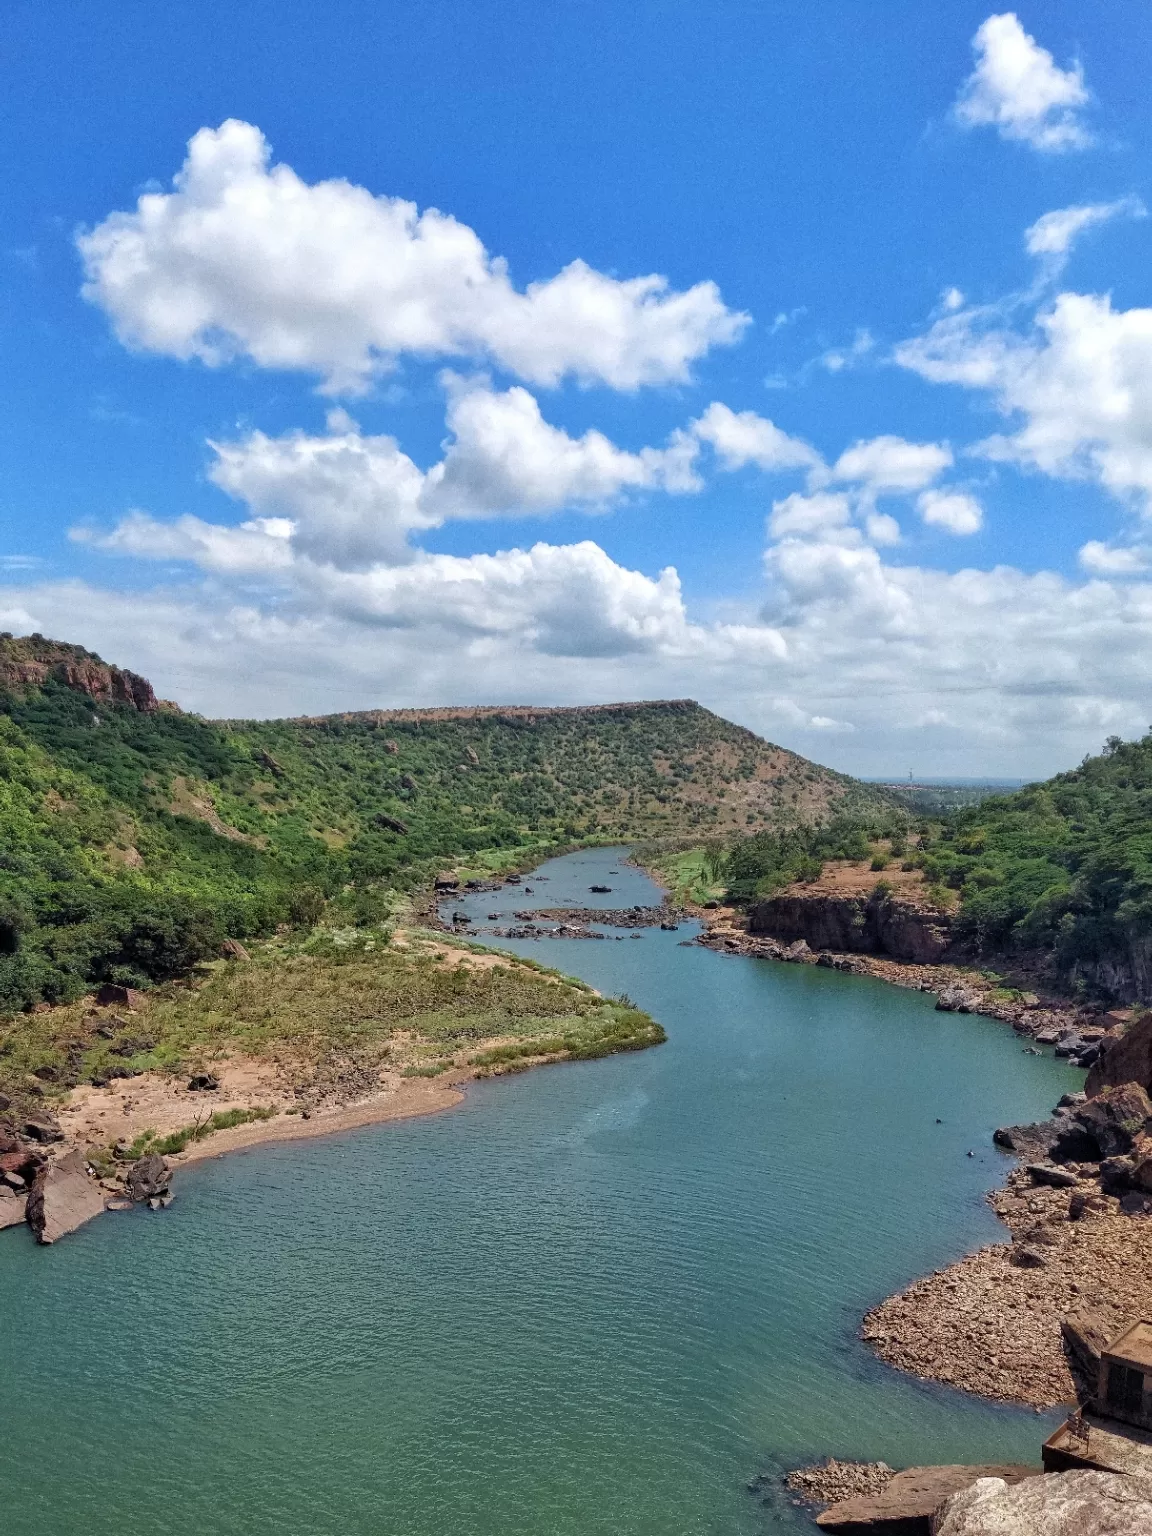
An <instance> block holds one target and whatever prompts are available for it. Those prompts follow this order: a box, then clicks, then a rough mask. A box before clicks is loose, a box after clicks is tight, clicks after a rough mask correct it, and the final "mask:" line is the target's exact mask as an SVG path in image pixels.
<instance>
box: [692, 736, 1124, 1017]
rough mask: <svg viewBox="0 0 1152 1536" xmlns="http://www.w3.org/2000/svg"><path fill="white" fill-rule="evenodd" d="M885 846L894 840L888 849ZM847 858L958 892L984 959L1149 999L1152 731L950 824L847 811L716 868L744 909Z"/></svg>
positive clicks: (730, 851) (963, 928)
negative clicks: (1015, 960)
mask: <svg viewBox="0 0 1152 1536" xmlns="http://www.w3.org/2000/svg"><path fill="white" fill-rule="evenodd" d="M880 838H885V839H888V840H889V841H887V842H885V844H884V845H883V851H882V852H881V851H880V850H879V849H878V847H877V840H878V839H880ZM893 839H894V840H893ZM837 858H846V859H864V858H871V859H873V860H874V865H873V867H883V864H884V861H885V859H887V858H899V859H900V860H901V862H902V863H904V864H905V866H906V867H915V868H918V869H920V870H922V872H923V876H924V879H925V881H926V883H927V884H928V886H929V887H930V888H931V887H936V888H938V889H939V890H940V891H941V892H947V891H949V890H950V891H952V892H955V893H956V895H954V896H952V898H951V900H952V901H953V902H957V898H958V905H957V910H956V917H955V923H956V932H957V936H958V939H959V940H960V942H961V944H962V945H964V946H965V947H966V948H968V949H969V950H970V951H971V952H973V953H975V954H978V955H979V954H983V955H1010V954H1011V953H1012V952H1013V951H1017V952H1019V951H1026V952H1033V953H1035V952H1039V953H1041V954H1043V955H1044V956H1045V957H1046V958H1047V959H1048V960H1049V962H1050V964H1051V966H1052V969H1053V971H1054V972H1055V973H1056V974H1058V975H1060V976H1062V977H1063V978H1064V979H1065V981H1068V982H1072V983H1073V984H1077V985H1081V986H1085V985H1087V986H1091V987H1093V988H1095V989H1097V990H1100V991H1103V992H1108V991H1110V990H1115V991H1118V992H1120V993H1133V992H1134V993H1135V994H1136V995H1140V996H1143V995H1144V994H1145V993H1146V992H1147V991H1148V990H1149V982H1150V981H1152V733H1150V734H1149V735H1147V736H1145V737H1144V738H1143V739H1142V740H1140V741H1134V742H1124V741H1121V740H1120V738H1119V737H1113V738H1111V739H1110V740H1109V741H1108V743H1107V744H1106V746H1105V748H1104V751H1103V752H1102V753H1101V754H1100V755H1099V756H1097V757H1089V758H1086V759H1085V761H1084V762H1083V764H1082V765H1081V766H1080V767H1079V768H1076V769H1074V770H1072V771H1071V772H1068V773H1061V774H1057V776H1056V777H1055V778H1053V779H1049V780H1048V781H1047V782H1046V783H1041V784H1032V785H1029V786H1028V787H1027V788H1025V789H1022V790H1019V791H1017V792H1015V793H1013V794H1007V795H996V796H992V797H989V798H986V799H983V800H982V801H981V802H980V803H979V804H978V805H974V806H969V807H967V808H965V809H960V810H956V811H953V812H951V813H950V814H948V815H945V816H943V817H940V818H935V819H931V820H921V821H919V822H917V823H914V824H913V823H911V822H910V821H909V823H908V826H907V827H906V828H902V827H901V826H900V823H899V821H898V819H897V818H895V817H889V818H888V819H887V822H885V819H884V818H882V817H872V818H866V817H865V818H861V817H855V818H854V817H851V816H845V817H839V818H836V819H834V820H833V821H832V822H830V823H828V824H827V825H825V826H822V827H817V828H807V829H805V828H797V829H790V830H788V831H785V832H783V833H776V832H759V833H756V834H754V835H752V836H749V837H745V838H741V839H738V840H737V841H736V842H734V843H732V844H731V845H730V846H728V847H726V848H720V849H719V851H718V853H717V854H715V855H714V857H713V866H714V869H715V871H716V876H717V878H718V879H722V880H723V881H724V883H725V884H726V886H727V891H728V894H729V896H730V897H731V898H732V899H734V900H737V901H747V900H750V899H752V898H753V897H755V896H766V895H769V894H771V892H772V891H774V890H778V889H779V888H780V887H781V886H783V885H787V884H789V883H791V882H792V881H794V880H811V879H815V878H816V877H817V876H818V875H819V873H820V870H821V868H822V867H823V863H824V861H825V860H828V859H837ZM1142 945H1143V946H1144V947H1145V948H1146V949H1148V951H1149V953H1148V956H1147V958H1145V959H1143V960H1141V959H1139V958H1138V957H1137V951H1138V950H1139V949H1140V947H1141V946H1142ZM1141 967H1144V968H1146V970H1147V974H1146V975H1143V976H1138V975H1137V974H1136V972H1137V971H1138V970H1140V969H1141Z"/></svg>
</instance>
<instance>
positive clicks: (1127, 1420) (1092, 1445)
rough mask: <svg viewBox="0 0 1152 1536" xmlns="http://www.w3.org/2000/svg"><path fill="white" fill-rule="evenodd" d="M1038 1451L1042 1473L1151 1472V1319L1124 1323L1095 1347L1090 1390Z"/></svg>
mask: <svg viewBox="0 0 1152 1536" xmlns="http://www.w3.org/2000/svg"><path fill="white" fill-rule="evenodd" d="M1043 1455H1044V1467H1045V1470H1046V1471H1048V1472H1071V1471H1076V1470H1078V1469H1087V1470H1090V1471H1097V1472H1136V1473H1144V1474H1146V1475H1147V1474H1152V1322H1148V1321H1147V1320H1143V1319H1142V1320H1141V1321H1139V1322H1135V1323H1131V1324H1129V1326H1128V1327H1127V1328H1125V1329H1124V1331H1123V1333H1120V1334H1118V1335H1117V1336H1116V1337H1115V1338H1114V1339H1111V1340H1109V1342H1108V1343H1107V1344H1105V1345H1104V1346H1103V1347H1102V1348H1101V1350H1100V1368H1099V1375H1098V1379H1097V1384H1096V1392H1095V1395H1094V1396H1093V1398H1092V1399H1091V1401H1090V1402H1088V1403H1087V1404H1086V1405H1085V1407H1084V1408H1083V1409H1082V1410H1081V1409H1078V1410H1077V1411H1076V1412H1075V1413H1074V1414H1073V1415H1072V1416H1071V1418H1070V1419H1068V1421H1067V1422H1066V1423H1064V1424H1062V1425H1061V1426H1060V1428H1059V1429H1058V1430H1057V1431H1056V1432H1055V1434H1052V1435H1050V1436H1049V1437H1048V1439H1047V1440H1046V1441H1045V1442H1044V1452H1043Z"/></svg>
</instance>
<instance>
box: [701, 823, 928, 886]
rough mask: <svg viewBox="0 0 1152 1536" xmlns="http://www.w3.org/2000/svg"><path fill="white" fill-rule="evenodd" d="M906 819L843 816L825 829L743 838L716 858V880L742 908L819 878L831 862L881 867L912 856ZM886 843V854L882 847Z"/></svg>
mask: <svg viewBox="0 0 1152 1536" xmlns="http://www.w3.org/2000/svg"><path fill="white" fill-rule="evenodd" d="M907 831H908V821H907V818H906V817H905V816H904V815H903V814H902V813H901V812H900V811H898V810H891V811H889V812H887V813H886V814H883V815H874V816H872V817H859V816H838V817H835V818H834V819H833V820H832V821H830V822H828V823H827V824H826V825H824V826H820V827H792V828H788V829H786V830H784V831H781V832H756V833H753V834H752V835H751V836H749V837H743V838H740V839H738V840H737V841H736V842H735V843H733V844H732V846H731V847H729V848H728V849H726V850H724V851H723V853H722V854H721V856H720V857H719V858H717V859H715V862H714V866H713V867H714V868H715V871H716V877H717V879H722V880H723V881H724V884H725V894H726V896H727V899H728V900H729V901H733V902H735V903H737V904H738V905H742V904H744V903H746V902H749V901H751V900H753V899H754V898H756V897H762V896H770V895H772V893H773V892H774V891H778V890H781V889H782V888H783V887H784V886H786V885H791V884H792V883H793V882H794V881H797V880H801V881H803V880H816V879H818V878H819V875H820V872H821V871H822V870H823V868H824V865H825V864H826V863H827V862H828V861H829V860H831V859H870V858H875V861H876V867H877V868H878V869H881V868H883V867H884V864H885V863H886V861H887V860H888V859H889V858H892V857H896V858H903V857H904V856H905V855H906V854H907V852H908V849H907V846H906V841H905V839H906V835H907ZM881 839H883V840H884V852H883V853H882V854H881V853H879V851H878V849H877V844H878V843H879V842H880V840H881Z"/></svg>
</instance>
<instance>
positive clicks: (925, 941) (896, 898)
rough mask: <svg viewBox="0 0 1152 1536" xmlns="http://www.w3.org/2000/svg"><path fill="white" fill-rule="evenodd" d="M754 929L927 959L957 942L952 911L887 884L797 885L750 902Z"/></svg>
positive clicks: (825, 945) (826, 945) (814, 944)
mask: <svg viewBox="0 0 1152 1536" xmlns="http://www.w3.org/2000/svg"><path fill="white" fill-rule="evenodd" d="M748 931H749V933H753V934H766V935H770V936H771V937H772V938H775V939H780V940H782V941H783V942H785V943H792V942H794V941H795V940H797V939H804V940H805V941H806V942H807V944H808V945H809V946H810V947H811V948H812V949H831V950H840V951H847V952H849V953H856V954H882V955H891V956H892V958H893V959H895V960H913V961H918V962H920V963H926V964H932V963H934V962H936V961H938V960H940V959H941V958H942V957H943V956H944V955H945V954H946V953H947V951H948V949H949V947H950V946H951V943H952V924H951V920H950V919H949V917H948V915H947V914H946V913H943V912H938V911H937V910H936V909H935V908H933V907H929V906H926V905H924V904H923V903H922V902H918V901H916V900H914V899H910V898H908V897H906V896H901V895H900V894H898V893H897V892H894V891H891V890H888V889H886V888H885V886H884V885H883V884H881V885H878V886H877V887H876V888H874V889H873V890H872V891H870V892H868V893H867V894H864V893H847V892H845V893H840V894H837V893H831V892H825V891H820V890H813V891H810V892H809V891H805V890H804V889H803V888H802V887H800V888H798V887H796V886H791V887H789V889H788V890H786V891H781V892H780V893H779V894H778V895H776V896H770V897H768V899H767V900H765V901H760V902H757V903H755V904H754V905H753V906H752V907H750V908H749V912H748Z"/></svg>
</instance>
